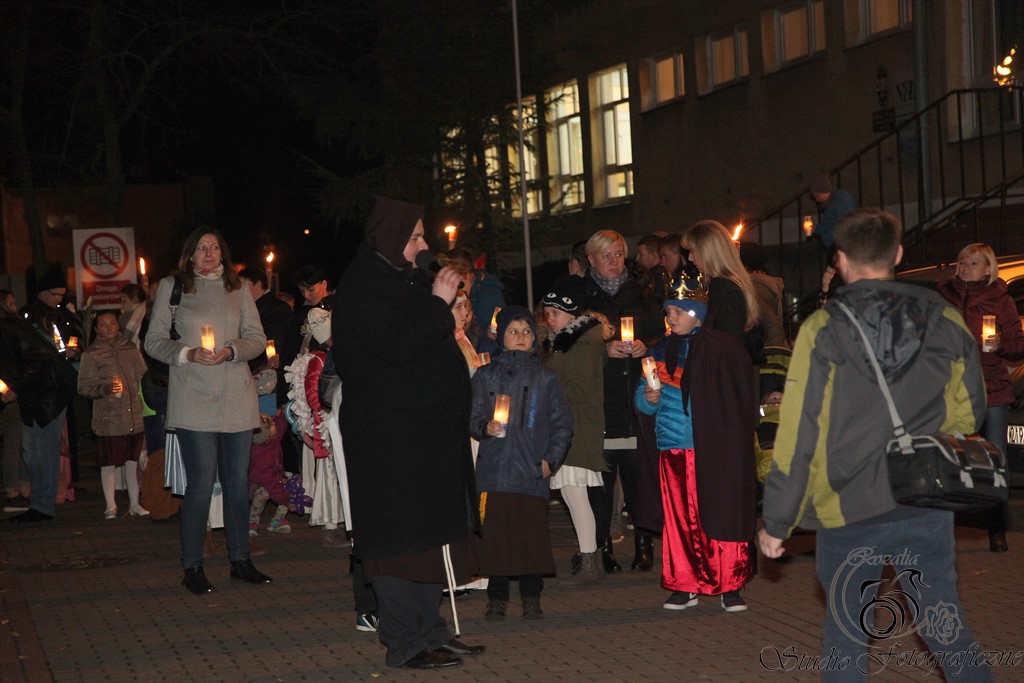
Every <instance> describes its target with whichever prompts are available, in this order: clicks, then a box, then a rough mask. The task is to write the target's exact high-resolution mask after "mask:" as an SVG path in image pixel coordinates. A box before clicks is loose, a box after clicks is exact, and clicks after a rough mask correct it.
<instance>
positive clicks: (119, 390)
mask: <svg viewBox="0 0 1024 683" xmlns="http://www.w3.org/2000/svg"><path fill="white" fill-rule="evenodd" d="M110 388H111V389H112V390H113V392H114V398H121V396H123V395H124V381H123V380H122V379H121V376H120V375H114V377H113V378H112V379H111V380H110Z"/></svg>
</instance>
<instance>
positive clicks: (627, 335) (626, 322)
mask: <svg viewBox="0 0 1024 683" xmlns="http://www.w3.org/2000/svg"><path fill="white" fill-rule="evenodd" d="M619 328H620V329H621V331H622V341H624V342H625V343H626V346H627V347H629V348H633V319H632V318H630V317H625V318H622V319H621V320H620V321H619Z"/></svg>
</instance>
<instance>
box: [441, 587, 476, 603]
mask: <svg viewBox="0 0 1024 683" xmlns="http://www.w3.org/2000/svg"><path fill="white" fill-rule="evenodd" d="M441 595H442V597H443V598H444V599H446V600H447V599H448V597H449V596H450V595H451V591H450V590H448V589H447V588H445V589H442V590H441ZM467 595H469V589H468V588H456V589H455V599H456V600H458V599H459V598H464V597H466V596H467Z"/></svg>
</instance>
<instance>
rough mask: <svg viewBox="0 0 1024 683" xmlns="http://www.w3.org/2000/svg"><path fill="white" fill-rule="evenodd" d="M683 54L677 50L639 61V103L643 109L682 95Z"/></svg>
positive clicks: (645, 109) (651, 107)
mask: <svg viewBox="0 0 1024 683" xmlns="http://www.w3.org/2000/svg"><path fill="white" fill-rule="evenodd" d="M684 92H685V90H684V87H683V55H682V54H681V53H679V52H676V53H675V54H671V55H666V56H664V57H657V58H650V59H644V60H641V62H640V104H641V106H642V107H643V110H644V111H647V110H648V109H653V108H654V107H657V106H658V105H661V104H665V103H666V102H671V101H673V100H676V99H678V98H680V97H682V96H683V94H684Z"/></svg>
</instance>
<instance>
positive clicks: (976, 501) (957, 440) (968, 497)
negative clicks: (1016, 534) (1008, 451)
mask: <svg viewBox="0 0 1024 683" xmlns="http://www.w3.org/2000/svg"><path fill="white" fill-rule="evenodd" d="M837 303H838V305H839V308H840V309H841V310H842V311H843V313H845V314H846V316H847V317H848V318H849V319H850V321H851V322H852V323H853V326H854V327H855V328H856V329H857V332H859V333H860V337H861V340H862V341H863V342H864V349H865V350H866V351H867V354H868V360H869V361H871V365H872V367H873V368H874V370H875V375H876V377H877V378H878V387H879V389H881V391H882V395H883V396H884V397H885V402H886V405H887V406H888V408H889V416H890V418H891V419H892V426H893V435H894V438H893V439H891V440H890V441H889V443H888V444H887V445H886V449H885V453H886V455H885V458H886V465H887V466H888V469H889V485H890V487H891V489H892V496H893V498H895V499H896V502H897V503H899V504H900V505H910V506H913V507H925V508H936V509H939V510H951V511H954V512H960V511H976V510H984V509H985V508H990V507H992V506H994V505H999V504H1000V503H1006V502H1007V500H1009V497H1010V488H1009V486H1008V484H1007V481H1006V455H1005V454H1004V453H1003V452H1002V451H1001V450H999V449H998V448H997V447H996V446H995V445H994V444H993V443H991V442H990V441H987V440H985V439H982V438H973V439H967V438H964V437H963V436H962V435H956V436H954V435H951V434H945V433H942V432H937V433H935V434H930V435H926V436H912V435H910V434H908V433H907V431H906V429H905V428H904V426H903V420H902V419H900V416H899V413H898V412H897V411H896V404H895V403H893V400H892V394H891V393H890V392H889V385H888V383H887V382H886V381H885V375H883V374H882V368H881V367H880V366H879V364H878V359H877V358H875V354H874V351H873V350H872V348H871V342H870V341H869V340H868V337H867V334H865V333H864V328H863V327H861V325H860V323H859V322H858V321H857V317H856V316H855V315H854V314H853V311H852V310H850V308H849V307H848V306H847V305H846V304H843V303H841V302H837Z"/></svg>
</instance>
